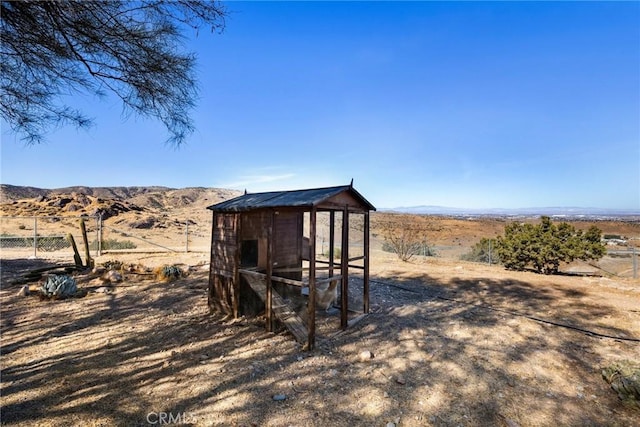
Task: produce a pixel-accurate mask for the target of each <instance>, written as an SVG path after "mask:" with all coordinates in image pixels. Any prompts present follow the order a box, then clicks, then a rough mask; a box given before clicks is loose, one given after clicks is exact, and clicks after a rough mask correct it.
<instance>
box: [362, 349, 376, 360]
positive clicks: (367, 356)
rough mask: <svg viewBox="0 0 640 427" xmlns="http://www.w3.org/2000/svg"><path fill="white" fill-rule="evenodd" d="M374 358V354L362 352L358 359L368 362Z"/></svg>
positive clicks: (366, 351)
mask: <svg viewBox="0 0 640 427" xmlns="http://www.w3.org/2000/svg"><path fill="white" fill-rule="evenodd" d="M374 357H375V356H374V354H373V353H372V352H371V351H369V350H364V351H362V352H360V354H359V355H358V359H359V360H360V361H361V362H368V361H369V360H371V359H373V358H374Z"/></svg>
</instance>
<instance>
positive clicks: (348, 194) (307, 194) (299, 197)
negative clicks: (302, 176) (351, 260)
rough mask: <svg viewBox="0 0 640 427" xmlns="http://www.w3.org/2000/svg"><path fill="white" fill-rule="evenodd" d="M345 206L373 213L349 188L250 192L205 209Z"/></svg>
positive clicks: (372, 208)
mask: <svg viewBox="0 0 640 427" xmlns="http://www.w3.org/2000/svg"><path fill="white" fill-rule="evenodd" d="M346 206H348V208H349V209H350V210H358V211H375V210H376V208H375V207H374V206H373V205H372V204H371V203H369V201H367V199H365V198H364V197H363V196H362V195H361V194H360V193H358V192H357V191H356V190H355V189H354V188H353V186H352V185H342V186H337V187H325V188H312V189H307V190H291V191H270V192H266V193H250V194H244V195H242V196H239V197H236V198H234V199H230V200H226V201H224V202H221V203H217V204H215V205H211V206H208V207H207V209H210V210H212V211H213V212H247V211H252V210H259V209H269V208H274V209H275V208H299V209H305V210H306V209H311V208H313V207H315V208H318V209H326V210H342V209H344V208H345V207H346Z"/></svg>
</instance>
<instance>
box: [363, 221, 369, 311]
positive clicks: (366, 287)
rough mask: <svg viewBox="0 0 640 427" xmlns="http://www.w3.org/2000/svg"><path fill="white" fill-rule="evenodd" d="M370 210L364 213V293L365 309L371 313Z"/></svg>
mask: <svg viewBox="0 0 640 427" xmlns="http://www.w3.org/2000/svg"><path fill="white" fill-rule="evenodd" d="M369 228H370V222H369V212H367V213H365V214H364V285H363V288H364V289H363V295H362V305H363V307H362V308H363V311H364V312H365V314H366V313H369V243H370V242H369Z"/></svg>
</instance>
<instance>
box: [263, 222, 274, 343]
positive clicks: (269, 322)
mask: <svg viewBox="0 0 640 427" xmlns="http://www.w3.org/2000/svg"><path fill="white" fill-rule="evenodd" d="M275 215H276V213H275V211H271V213H270V215H269V225H268V227H267V297H266V301H265V302H264V304H265V317H266V328H267V332H271V331H273V316H272V310H273V297H272V296H273V295H272V294H273V289H272V286H273V283H272V282H271V276H272V274H273V225H274V223H275Z"/></svg>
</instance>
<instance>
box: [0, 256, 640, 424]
mask: <svg viewBox="0 0 640 427" xmlns="http://www.w3.org/2000/svg"><path fill="white" fill-rule="evenodd" d="M180 257H182V258H180V259H176V258H171V259H169V258H167V257H166V255H164V256H162V257H161V256H159V255H158V256H157V257H153V256H150V255H149V256H147V257H145V258H144V259H140V256H139V255H138V256H136V259H124V260H123V261H125V262H141V263H143V264H145V265H147V266H149V267H154V266H157V265H163V264H166V263H168V262H171V263H177V262H180V263H184V265H183V268H184V269H185V270H187V269H189V271H190V273H189V275H188V276H187V277H184V278H182V279H179V280H177V281H174V282H169V283H164V282H160V281H158V280H156V279H155V278H154V277H153V276H152V275H143V274H133V273H131V274H126V275H125V278H124V281H123V282H121V283H118V284H116V285H115V286H112V287H107V288H104V287H102V286H101V282H100V281H98V280H97V279H92V278H91V277H79V281H80V287H81V288H83V289H85V290H86V291H87V292H86V295H85V296H84V297H80V298H73V299H68V300H57V301H49V300H41V299H40V298H38V297H37V296H29V297H18V296H16V294H17V292H18V290H19V288H20V286H18V285H14V284H11V283H12V280H13V279H14V278H15V277H16V276H17V275H18V274H19V273H20V272H21V270H23V269H25V268H32V267H33V264H34V263H40V264H46V261H43V260H32V261H29V262H28V263H27V262H26V261H25V260H4V261H2V279H3V281H2V289H1V291H0V301H1V303H2V305H1V309H0V310H1V312H0V313H1V322H2V323H1V327H2V336H1V344H2V347H1V356H0V357H1V362H2V371H1V374H2V377H1V378H2V386H1V397H0V403H1V410H2V413H1V416H2V424H3V425H8V426H33V425H39V426H59V425H89V426H113V425H121V426H135V425H162V424H186V425H195V426H209V425H224V426H354V425H366V426H391V425H396V426H430V425H433V426H479V425H483V426H556V425H566V426H574V425H581V426H589V425H593V426H602V425H605V426H606V425H610V426H633V425H637V420H638V419H640V409H638V408H634V407H631V406H628V405H625V404H623V403H622V402H621V401H620V400H619V399H618V397H617V395H616V393H615V392H614V391H613V390H612V389H611V388H610V386H609V384H607V383H606V382H605V381H604V380H603V378H602V374H601V370H602V368H603V367H605V366H608V365H610V364H612V363H614V362H617V361H621V360H640V342H638V341H637V339H640V281H638V280H636V281H633V280H626V279H619V280H612V279H608V278H594V277H569V276H540V275H536V274H533V273H526V272H507V271H505V270H503V269H502V268H500V267H497V266H494V267H489V266H486V265H479V264H474V263H465V262H461V261H453V260H444V259H426V260H424V259H422V260H417V261H415V262H413V263H410V264H408V263H402V262H400V261H397V260H396V259H394V257H393V256H391V255H389V254H385V253H382V252H375V253H374V254H373V260H372V269H373V271H372V280H373V283H372V297H371V307H372V313H371V314H370V315H369V316H367V317H366V318H365V319H364V320H363V321H361V322H359V323H358V324H356V325H355V326H354V327H353V328H351V329H349V330H347V331H344V332H340V330H339V329H338V327H337V326H338V323H339V321H338V316H337V315H331V314H326V313H319V317H318V325H319V326H318V328H319V331H320V336H319V337H318V341H317V346H316V349H315V350H313V351H311V352H304V351H302V350H301V348H300V346H299V345H298V344H297V343H296V342H295V341H294V340H293V339H292V338H291V337H290V336H289V335H288V334H287V333H286V332H284V331H282V332H279V333H275V334H274V333H266V332H265V330H264V323H263V320H264V319H263V318H255V319H237V320H229V319H222V318H220V317H219V316H216V315H211V314H210V313H209V312H208V309H207V304H206V287H207V268H208V266H207V264H206V260H203V257H202V254H193V255H190V254H182V255H180ZM104 261H106V260H98V262H99V263H100V262H104ZM189 266H190V267H189ZM353 281H354V286H357V282H358V279H357V278H354V280H353ZM31 287H32V289H35V287H36V284H32V285H31ZM101 287H102V289H100V288H101ZM96 290H99V291H100V292H96ZM105 290H106V291H107V292H106V293H103V292H102V291H105ZM560 325H564V326H560ZM579 329H581V330H586V331H591V332H592V333H591V334H590V333H585V332H582V331H580V330H579ZM610 337H618V338H617V339H616V338H610ZM634 339H635V340H636V341H633V340H634ZM371 356H373V357H371Z"/></svg>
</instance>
